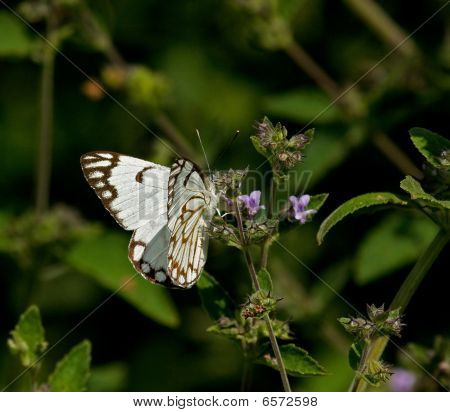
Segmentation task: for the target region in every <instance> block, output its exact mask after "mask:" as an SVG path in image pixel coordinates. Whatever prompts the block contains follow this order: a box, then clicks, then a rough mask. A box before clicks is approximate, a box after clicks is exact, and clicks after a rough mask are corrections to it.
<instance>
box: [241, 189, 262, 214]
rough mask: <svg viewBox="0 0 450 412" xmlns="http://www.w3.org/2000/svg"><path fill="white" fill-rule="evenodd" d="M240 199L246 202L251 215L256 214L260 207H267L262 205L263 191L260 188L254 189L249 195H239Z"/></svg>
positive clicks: (245, 204)
mask: <svg viewBox="0 0 450 412" xmlns="http://www.w3.org/2000/svg"><path fill="white" fill-rule="evenodd" d="M238 200H239V201H240V202H242V203H243V204H244V206H245V207H246V209H247V212H248V214H249V216H252V217H253V216H255V215H256V214H257V213H258V211H259V209H265V207H264V206H262V205H261V206H260V204H259V202H260V201H261V192H260V191H259V190H254V191H253V192H251V193H250V194H249V195H241V196H238Z"/></svg>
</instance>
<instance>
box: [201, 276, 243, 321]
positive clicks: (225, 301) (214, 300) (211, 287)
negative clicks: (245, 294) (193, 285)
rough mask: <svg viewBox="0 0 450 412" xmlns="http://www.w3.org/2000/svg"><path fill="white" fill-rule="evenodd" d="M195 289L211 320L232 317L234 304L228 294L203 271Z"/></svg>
mask: <svg viewBox="0 0 450 412" xmlns="http://www.w3.org/2000/svg"><path fill="white" fill-rule="evenodd" d="M197 289H198V293H199V295H200V299H201V301H202V304H203V306H204V308H205V310H206V311H207V312H208V315H209V316H210V317H211V319H214V320H218V319H220V318H222V317H232V316H233V312H234V310H233V309H234V304H233V301H232V300H231V298H230V296H229V295H228V293H227V292H226V291H225V290H224V289H223V288H222V286H221V285H220V284H219V282H217V280H216V279H214V278H213V277H212V276H211V275H210V274H209V273H207V272H206V271H203V273H202V276H201V277H200V279H199V281H198V282H197Z"/></svg>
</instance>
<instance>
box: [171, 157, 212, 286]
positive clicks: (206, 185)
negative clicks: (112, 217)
mask: <svg viewBox="0 0 450 412" xmlns="http://www.w3.org/2000/svg"><path fill="white" fill-rule="evenodd" d="M167 204H168V210H167V216H168V228H169V231H170V239H169V251H168V275H169V277H170V278H171V279H172V282H173V283H174V284H176V285H178V286H180V287H184V288H189V287H191V286H192V285H193V284H194V283H195V282H196V281H197V280H198V278H199V276H200V274H201V272H202V270H203V266H204V264H205V261H206V252H207V242H208V235H207V230H208V226H209V221H210V215H211V210H214V208H215V193H214V190H213V187H212V184H211V183H210V181H209V178H208V177H207V176H204V175H203V174H202V172H201V171H200V169H199V168H198V167H197V166H196V165H195V164H194V163H192V162H190V161H188V160H185V159H178V160H177V161H176V162H175V163H174V164H173V165H172V168H171V171H170V175H169V186H168V203H167Z"/></svg>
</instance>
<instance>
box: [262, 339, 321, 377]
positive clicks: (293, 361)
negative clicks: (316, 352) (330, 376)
mask: <svg viewBox="0 0 450 412" xmlns="http://www.w3.org/2000/svg"><path fill="white" fill-rule="evenodd" d="M280 352H281V357H282V358H283V362H284V366H285V367H286V372H287V373H288V374H289V375H291V376H297V377H307V376H323V375H326V374H327V371H326V370H325V369H324V368H323V367H322V366H321V365H320V364H319V362H317V361H316V360H315V359H314V358H312V357H311V356H310V355H309V354H308V352H307V351H306V350H304V349H302V348H300V347H299V346H296V345H294V344H293V343H290V344H288V345H283V346H280ZM258 362H259V363H262V364H264V365H266V366H269V367H271V368H274V369H277V370H278V366H277V362H276V358H275V357H274V356H273V355H271V354H269V353H268V352H266V353H264V355H263V356H261V357H260V358H259V360H258Z"/></svg>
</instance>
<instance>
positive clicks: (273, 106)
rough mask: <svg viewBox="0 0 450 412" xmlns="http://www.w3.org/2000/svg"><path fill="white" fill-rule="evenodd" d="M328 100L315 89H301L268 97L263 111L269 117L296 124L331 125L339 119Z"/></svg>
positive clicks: (337, 113) (337, 112)
mask: <svg viewBox="0 0 450 412" xmlns="http://www.w3.org/2000/svg"><path fill="white" fill-rule="evenodd" d="M330 103H331V101H330V98H329V97H328V96H327V95H326V94H325V93H322V92H321V91H319V90H317V89H301V90H294V91H289V92H285V93H280V94H277V95H274V96H270V97H268V98H266V99H265V102H264V109H265V111H267V112H269V113H270V114H271V115H273V116H276V117H282V118H284V119H287V120H292V121H294V122H296V123H309V122H310V121H311V119H315V118H316V117H317V115H318V114H319V113H322V114H321V115H320V116H318V117H317V119H316V120H317V121H315V123H317V124H319V123H322V124H323V123H331V122H335V121H338V120H339V119H340V115H339V111H338V109H337V108H336V107H335V106H332V105H331V106H330Z"/></svg>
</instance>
